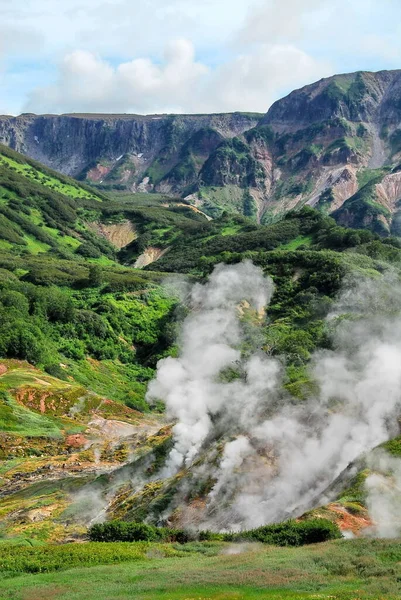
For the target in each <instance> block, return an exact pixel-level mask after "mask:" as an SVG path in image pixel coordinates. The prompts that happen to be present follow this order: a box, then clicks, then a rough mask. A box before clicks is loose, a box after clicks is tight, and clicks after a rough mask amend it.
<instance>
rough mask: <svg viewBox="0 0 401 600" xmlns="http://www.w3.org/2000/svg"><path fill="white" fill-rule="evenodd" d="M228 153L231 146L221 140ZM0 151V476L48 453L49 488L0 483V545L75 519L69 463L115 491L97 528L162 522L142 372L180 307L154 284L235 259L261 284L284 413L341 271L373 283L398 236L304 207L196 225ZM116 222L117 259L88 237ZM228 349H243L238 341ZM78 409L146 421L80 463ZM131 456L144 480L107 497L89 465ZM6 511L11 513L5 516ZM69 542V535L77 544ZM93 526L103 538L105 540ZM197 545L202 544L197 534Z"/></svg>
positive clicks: (164, 493) (319, 532)
mask: <svg viewBox="0 0 401 600" xmlns="http://www.w3.org/2000/svg"><path fill="white" fill-rule="evenodd" d="M267 134H268V132H267V133H266V135H267ZM233 148H234V150H235V151H236V152H237V151H238V152H239V150H240V147H238V145H236V144H234V145H233ZM2 155H3V159H2V160H3V162H1V165H0V167H1V169H3V170H2V171H0V185H1V182H2V181H3V183H4V186H3V187H4V190H5V191H4V192H3V197H2V198H0V219H1V218H4V219H6V220H7V223H10V224H11V225H7V227H6V228H5V231H6V232H7V235H9V239H8V240H7V239H5V237H3V238H2V239H3V242H4V243H0V358H1V359H2V361H1V369H2V370H1V371H0V456H1V458H3V460H4V465H3V466H2V468H3V469H4V474H6V475H7V477H5V481H6V484H7V485H10V487H11V488H13V486H15V485H16V482H18V481H19V479H20V478H21V477H22V478H24V476H25V471H24V469H25V470H26V471H28V472H33V473H35V474H38V475H39V476H40V477H42V475H43V472H42V469H46V468H48V465H47V464H46V460H47V459H48V458H49V457H52V459H51V460H52V462H51V465H50V466H51V468H52V469H54V470H55V471H56V472H57V473H58V477H59V481H60V483H59V484H57V485H56V484H54V486H53V487H51V490H52V491H50V492H49V491H48V490H47V488H46V487H44V488H42V487H41V486H38V489H37V490H36V491H32V495H31V496H29V494H28V496H27V497H25V496H23V494H22V493H20V492H19V490H18V489H17V490H14V488H13V493H11V492H10V493H8V494H7V496H6V497H5V498H4V499H2V500H1V506H0V510H2V511H4V512H2V513H1V514H4V515H7V519H6V520H5V521H4V525H3V529H1V530H0V537H1V534H2V532H3V533H4V535H5V536H7V535H10V534H11V535H13V536H15V535H16V536H19V535H22V536H25V537H26V538H28V539H30V538H32V537H35V539H36V538H37V539H40V540H48V539H58V538H57V536H62V535H65V534H64V533H60V531H61V530H62V529H63V526H62V525H60V523H69V522H70V520H71V519H72V518H76V514H74V509H71V511H72V512H71V513H68V510H69V508H68V506H67V505H68V502H71V498H69V497H68V494H69V493H70V492H69V491H70V489H71V487H70V486H72V483H73V484H74V485H76V486H77V487H82V486H84V485H85V483H87V481H86V479H85V477H82V478H77V477H75V471H74V469H75V468H76V465H75V463H74V459H73V457H74V456H76V459H75V460H76V461H77V462H81V461H82V462H84V464H85V465H86V468H88V470H89V472H90V477H89V479H90V481H91V482H93V487H92V488H91V489H93V490H95V491H97V492H99V493H100V492H101V493H102V494H104V495H105V494H108V493H109V491H110V490H112V491H113V493H115V494H116V501H115V504H113V506H112V507H111V509H110V512H109V513H108V516H109V517H110V518H117V519H124V520H127V521H128V520H131V521H135V522H138V521H141V522H142V521H143V520H145V519H148V520H149V521H150V522H154V523H160V522H162V521H161V520H160V515H161V514H162V513H163V511H165V510H166V508H167V507H168V506H169V505H170V503H171V500H172V497H173V496H174V494H175V492H176V487H177V481H176V480H175V479H174V478H172V479H171V480H168V481H163V482H158V481H153V477H154V474H155V473H156V472H157V470H158V469H159V468H160V467H162V465H163V464H164V461H165V458H166V455H167V453H168V451H169V449H170V448H171V428H169V427H168V426H167V427H162V423H161V422H160V419H161V417H160V412H163V406H162V405H160V404H157V405H156V406H155V407H152V408H151V407H149V405H148V404H147V402H146V401H145V392H146V388H147V383H148V381H149V380H150V379H151V378H152V377H153V376H154V370H155V367H156V364H157V361H158V360H159V359H160V358H162V357H165V356H168V355H174V353H175V352H176V351H177V348H176V341H177V331H178V329H179V326H180V322H181V321H182V319H183V318H184V317H185V314H186V308H185V307H184V306H182V305H181V304H180V303H179V301H178V300H177V299H176V298H174V297H172V296H171V295H168V294H167V292H166V290H165V288H164V286H163V282H164V280H165V279H166V278H168V277H170V276H173V277H175V274H176V273H179V274H181V275H183V276H185V277H186V278H188V279H189V280H190V281H194V280H197V281H203V280H205V279H206V278H207V277H208V275H209V274H210V273H211V271H212V270H213V268H214V266H215V265H216V264H218V263H221V262H225V263H236V262H240V261H242V260H243V259H244V258H247V259H251V260H252V261H253V262H254V264H256V265H258V266H260V267H261V268H262V269H263V271H264V272H265V273H266V274H267V275H269V276H271V277H272V278H273V280H274V284H275V291H274V295H273V297H272V300H271V303H270V305H269V307H268V309H267V312H266V316H265V318H264V319H263V320H262V321H261V322H258V336H259V337H258V348H259V349H262V351H264V352H266V353H268V354H270V355H274V356H279V357H283V358H284V360H283V364H285V373H284V377H285V382H284V383H285V387H286V389H287V391H288V392H289V393H290V394H291V395H292V398H293V401H294V402H301V401H303V400H304V399H305V398H306V397H308V395H309V394H310V392H311V391H313V389H314V387H313V386H314V382H313V381H312V380H311V378H310V375H309V373H308V369H307V366H308V361H309V360H310V357H311V354H312V353H313V352H314V351H315V350H316V349H317V348H327V347H330V344H331V341H330V335H329V333H330V332H329V331H328V326H327V322H326V320H325V317H326V315H327V314H328V312H329V311H330V308H331V306H332V303H333V301H334V299H335V297H336V295H337V293H338V292H339V290H340V289H341V286H342V282H343V281H344V278H345V277H348V276H349V275H350V274H363V275H367V276H369V277H370V276H371V277H378V276H379V274H380V273H382V272H384V271H386V270H387V269H392V268H397V265H398V264H399V262H400V257H401V244H400V241H399V239H398V238H394V237H388V238H386V239H384V240H383V239H381V238H380V237H379V236H378V235H377V234H375V233H372V232H369V231H364V230H351V229H346V228H343V227H340V226H338V225H337V224H336V222H335V221H334V220H333V219H331V218H330V217H327V216H325V215H324V214H323V213H320V212H318V211H316V210H314V209H311V208H308V207H305V208H303V209H302V210H300V211H297V212H292V213H289V214H288V215H287V216H286V217H285V218H283V219H282V220H281V221H279V222H277V223H273V224H270V225H264V226H258V225H256V224H255V223H254V222H252V220H250V219H247V218H245V217H242V216H233V215H230V214H227V213H223V214H222V215H221V216H220V217H218V218H216V219H214V220H213V221H208V220H207V219H206V218H205V216H204V215H203V214H202V213H200V212H199V211H197V210H196V209H194V207H191V206H190V205H188V204H186V203H185V202H182V201H177V200H176V199H166V197H164V196H160V197H149V195H146V194H142V195H141V194H139V195H138V196H129V195H128V196H127V195H126V194H118V193H116V192H115V193H113V197H111V198H106V197H105V196H102V195H98V194H96V193H94V192H93V191H91V190H90V189H87V188H85V187H83V188H81V187H80V185H79V184H78V183H77V182H73V181H72V180H69V179H68V178H67V179H66V178H58V176H57V174H54V173H53V172H51V171H48V170H46V169H44V168H43V171H42V167H41V166H40V165H37V164H36V163H33V162H32V161H30V162H24V159H22V158H21V157H19V155H16V154H15V153H12V152H10V151H6V152H4V153H3V154H2ZM10 161H11V162H10ZM11 167H12V168H11ZM13 178H14V179H13ZM12 180H13V181H14V180H15V181H14V183H15V188H14V191H13V192H11V188H10V185H11V184H10V181H12ZM7 186H9V187H7ZM53 188H55V189H53ZM241 202H247V203H248V208H249V210H250V211H251V212H252V210H253V209H254V207H253V206H252V203H251V200H250V198H244V197H242V198H241ZM63 210H65V211H66V212H65V215H64V217H63V214H64V213H63V212H62V211H63ZM52 211H53V212H52ZM54 211H56V212H54ZM57 211H59V212H57ZM52 215H53V217H52ZM51 218H53V219H54V223H53V222H50V221H49V219H51ZM126 223H129V224H131V225H132V226H133V228H134V229H135V235H134V239H132V238H131V241H130V242H129V243H127V244H126V245H125V246H123V247H122V248H121V249H119V248H117V247H115V246H112V245H111V243H110V242H109V241H107V240H106V239H105V237H102V235H100V234H99V231H101V230H102V227H103V226H104V227H105V226H117V228H118V226H119V225H120V224H126ZM29 224H31V225H32V228H31V229H29V227H30V225H29ZM90 224H92V225H90ZM94 224H96V226H97V229H96V228H95V227H94V226H93V225H94ZM56 225H57V227H58V228H56ZM13 231H14V233H10V232H13ZM14 234H15V236H16V237H15V239H13V241H11V237H10V236H12V235H14ZM18 236H19V237H18ZM46 236H49V237H46ZM0 238H1V235H0ZM0 242H1V240H0ZM67 242H68V244H67ZM88 244H91V246H88ZM149 247H155V248H156V249H158V250H160V251H163V252H164V254H163V255H162V256H161V258H159V260H158V261H157V262H156V263H153V264H152V265H149V266H148V267H146V268H145V269H142V270H139V269H135V268H133V267H132V264H133V263H134V261H135V260H136V259H138V257H139V256H140V255H141V253H142V252H144V251H146V249H148V248H149ZM94 249H95V250H94ZM95 255H96V256H95ZM121 263H122V264H121ZM155 267H156V268H157V271H155V270H154V269H155ZM242 350H243V352H244V353H246V352H248V351H249V348H248V347H247V343H245V344H244V347H243V348H242ZM18 361H26V362H22V363H21V362H18ZM4 369H6V372H4ZM239 376H241V374H239ZM136 411H140V412H141V413H147V414H146V415H143V414H142V415H141V414H139V413H138V412H136ZM77 414H78V416H77ZM93 414H95V415H96V418H100V419H106V420H107V419H108V418H110V419H114V420H121V421H122V422H123V423H128V424H131V425H132V424H133V423H134V424H135V425H137V424H138V423H139V422H140V419H143V421H145V420H146V419H148V421H146V427H144V429H145V432H144V433H143V435H142V437H139V438H138V439H139V440H140V442H138V445H137V446H135V444H134V446H132V447H130V446H129V445H127V444H125V442H124V441H121V442H119V443H118V444H114V445H113V444H112V443H110V442H109V441H107V440H103V441H102V442H99V447H98V448H97V451H96V453H95V452H94V451H93V450H92V449H90V448H89V449H87V447H86V444H87V443H88V440H87V439H86V438H85V436H84V433H85V432H86V431H87V426H88V423H89V421H90V419H91V417H92V415H93ZM158 419H159V421H158ZM120 425H121V423H120ZM146 428H148V429H146ZM129 431H132V430H129ZM156 432H157V433H156ZM80 435H81V436H82V438H83V439H80ZM74 436H77V439H75V438H74ZM71 437H73V438H74V439H70V438H71ZM80 444H81V446H80ZM133 453H134V454H135V460H137V462H136V463H135V467H133V468H139V467H141V468H143V469H144V476H143V479H144V480H145V481H147V484H146V485H145V487H144V490H143V491H141V492H140V493H138V494H136V495H135V491H134V487H133V486H132V485H130V484H129V483H127V486H126V487H125V488H124V487H123V488H122V489H121V490H120V488H119V485H115V483H116V482H115V480H113V476H112V475H110V476H109V477H104V476H103V475H98V474H97V473H96V467H95V465H96V462H97V461H99V460H101V461H104V462H105V463H106V464H107V469H108V468H110V465H112V467H113V468H116V467H117V466H118V465H121V464H124V463H126V462H127V461H129V460H131V459H132V457H133ZM70 459H71V460H70ZM15 460H16V461H17V463H15V462H14V461H15ZM18 461H21V462H18ZM24 461H25V462H24ZM68 461H70V465H71V474H72V477H71V480H70V479H68V478H67V477H64V478H63V476H64V473H63V469H64V467H61V466H60V465H61V464H65V462H68ZM132 461H133V462H132V464H133V463H134V460H133V459H132ZM141 461H142V462H141ZM141 465H142V466H141ZM0 466H1V465H0ZM66 468H69V465H67V467H66ZM105 468H106V467H105ZM35 476H36V475H35ZM0 477H2V474H1V472H0ZM116 477H117V480H116V481H117V483H118V481H119V480H118V474H117V475H116ZM130 477H131V475H130V476H129V477H128V480H129V481H130ZM24 481H25V480H24ZM27 481H28V480H27ZM24 485H28V486H29V485H30V484H29V483H24ZM202 485H203V484H202ZM208 485H210V481H208V482H205V484H204V486H203V488H202V490H201V491H199V490H198V492H199V494H200V496H202V494H203V493H206V494H207V489H209V488H207V486H208ZM113 486H115V487H113ZM191 493H192V492H191ZM194 493H195V492H194ZM190 500H193V497H192V496H191V498H190ZM358 501H359V500H358ZM47 502H50V503H53V504H54V510H55V513H54V515H55V517H53V516H50V517H49V518H48V520H46V519H44V521H43V523H42V522H40V523H36V522H35V523H30V522H29V518H28V517H27V516H26V515H27V514H28V515H29V514H30V511H31V510H33V511H36V510H41V507H42V503H47ZM21 506H23V507H24V509H23V510H20V509H18V510H19V512H17V513H16V512H15V511H16V509H17V508H18V507H21ZM75 510H76V509H75ZM24 511H25V512H24ZM82 514H84V511H82ZM10 515H14V516H12V517H9V516H10ZM15 515H17V516H15ZM71 515H73V516H72V517H71ZM91 518H92V517H91ZM50 523H51V524H50ZM113 527H115V528H116V527H117V526H116V525H115V524H114V525H113ZM130 527H131V529H129V528H128V529H129V531H128V529H127V525H126V524H121V523H120V524H119V525H118V527H117V530H118V531H119V532H120V533H118V535H120V537H118V535H117V534H115V532H114V533H113V534H112V535H113V536H117V537H115V538H114V539H122V537H121V536H123V537H124V536H125V537H126V539H137V538H138V536H144V537H143V539H152V540H159V541H163V540H164V541H166V540H170V541H171V540H174V541H175V542H180V541H185V540H187V539H188V534H187V533H186V532H183V531H175V532H171V530H168V531H167V530H166V531H165V532H164V533H163V534H161V533H160V532H161V531H162V530H159V529H155V528H154V527H152V526H151V525H146V526H145V525H143V524H142V523H141V525H135V526H134V525H131V526H130ZM135 527H136V529H135ZM134 530H135V531H134ZM77 531H78V530H74V535H75V534H77V535H83V533H82V530H79V531H78V533H77ZM93 531H98V532H99V531H100V533H99V535H105V536H106V538H107V535H109V534H110V531H109V532H108V533H107V531H106V533H104V534H103V533H101V532H102V531H103V530H101V529H99V530H96V529H94V530H93ZM149 532H150V533H149ZM110 535H111V534H110ZM202 535H203V536H204V538H205V539H208V538H207V535H210V534H206V533H204V534H202ZM333 535H334V537H335V528H331V527H330V526H328V525H325V524H324V521H322V520H321V521H320V523H319V524H318V526H317V528H315V526H314V525H313V523H312V524H309V525H307V524H306V523H304V522H301V523H290V524H286V525H283V526H271V527H270V528H268V529H265V528H262V529H259V530H255V531H253V532H247V534H246V536H245V537H246V538H247V539H250V540H257V541H265V542H267V543H274V544H280V543H285V544H287V543H288V544H290V543H292V544H301V543H305V542H306V541H308V540H309V541H318V539H329V538H330V537H332V536H333ZM148 536H150V537H148ZM325 536H327V537H325ZM25 537H24V539H25ZM243 537H244V535H242V538H243ZM106 538H104V539H106ZM242 538H241V539H242ZM107 539H111V538H110V537H108V538H107ZM138 539H141V538H140V537H139V538H138ZM227 539H228V538H227ZM230 539H231V540H234V539H235V536H231V538H230Z"/></svg>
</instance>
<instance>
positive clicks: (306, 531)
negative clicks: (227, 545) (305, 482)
mask: <svg viewBox="0 0 401 600" xmlns="http://www.w3.org/2000/svg"><path fill="white" fill-rule="evenodd" d="M341 537H342V536H341V532H340V530H339V528H338V526H337V525H336V524H335V523H332V522H331V521H329V520H328V519H310V520H306V521H285V522H283V523H277V524H274V525H264V526H263V527H258V528H257V529H252V530H251V531H245V532H242V533H239V534H235V535H234V539H235V538H237V539H238V538H239V539H241V538H242V539H251V540H255V541H257V542H262V543H264V544H271V545H273V546H303V545H305V544H316V543H318V542H327V541H328V540H335V539H338V538H341Z"/></svg>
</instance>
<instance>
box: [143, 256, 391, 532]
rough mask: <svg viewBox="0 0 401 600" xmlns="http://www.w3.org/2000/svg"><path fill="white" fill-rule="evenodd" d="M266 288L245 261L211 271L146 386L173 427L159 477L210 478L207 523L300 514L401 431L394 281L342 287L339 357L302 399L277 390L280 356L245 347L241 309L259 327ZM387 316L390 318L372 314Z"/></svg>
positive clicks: (334, 353) (330, 358) (315, 365)
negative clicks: (172, 353)
mask: <svg viewBox="0 0 401 600" xmlns="http://www.w3.org/2000/svg"><path fill="white" fill-rule="evenodd" d="M273 288H274V286H273V283H272V281H271V279H270V278H266V277H264V275H263V273H262V271H261V270H260V269H259V268H257V267H255V266H254V265H253V264H252V263H250V262H248V261H247V262H243V263H241V264H238V265H234V266H223V265H219V266H218V267H216V268H215V270H214V272H213V273H212V275H211V276H210V278H209V281H208V282H207V283H206V284H204V285H200V284H197V285H195V286H194V287H193V288H192V290H191V292H190V298H189V301H190V306H191V308H192V311H191V313H190V315H189V316H188V317H187V319H186V320H185V322H184V325H183V331H182V336H181V352H180V355H179V357H178V358H166V359H164V360H162V361H160V363H159V365H158V372H157V377H156V379H155V380H154V381H153V382H152V383H151V384H150V386H149V391H148V399H149V400H152V399H155V398H160V399H163V400H164V402H165V403H166V408H167V414H168V416H169V417H171V418H173V419H175V420H176V425H175V426H174V429H173V435H174V446H173V449H172V450H171V452H170V454H169V456H168V459H167V463H166V467H165V468H164V471H163V472H162V473H161V474H160V476H161V477H168V476H173V475H174V474H175V473H177V472H178V471H179V470H180V469H182V468H183V467H185V468H191V469H192V470H193V473H194V476H196V475H198V476H199V477H200V478H202V477H203V478H205V477H206V476H208V477H209V478H210V477H211V478H212V479H213V482H214V484H213V486H212V489H211V491H210V492H209V495H208V498H207V503H206V506H205V507H204V508H203V509H202V510H201V514H200V515H199V514H198V515H197V519H198V521H197V522H198V524H199V525H200V526H203V527H211V528H215V529H241V528H250V527H256V526H259V525H261V524H265V523H269V522H275V521H279V520H282V519H284V518H288V517H290V516H297V515H300V514H302V513H303V512H304V511H305V510H307V509H309V508H310V507H312V506H315V505H316V504H317V503H318V502H322V501H323V499H324V494H325V492H326V490H327V489H328V488H329V486H330V484H331V483H332V482H333V481H334V480H335V479H336V478H337V477H338V475H339V474H340V473H341V472H342V471H343V470H344V469H345V468H346V467H347V466H348V465H349V464H350V463H351V462H352V461H354V460H355V459H356V458H358V457H360V456H361V455H363V454H364V453H366V452H368V451H370V450H371V449H372V448H374V447H375V446H377V445H378V444H380V443H382V442H384V441H385V440H387V439H389V437H391V436H394V435H396V434H397V431H398V425H397V417H398V416H399V413H400V409H401V316H400V310H401V287H400V285H399V284H398V283H397V282H395V281H394V280H393V279H391V278H389V277H388V278H387V279H386V278H383V280H382V282H381V283H380V285H379V284H378V282H377V281H376V282H374V284H372V283H371V282H367V281H362V282H356V283H355V282H354V283H353V284H349V286H348V288H347V291H346V292H344V293H343V294H342V296H341V297H340V298H339V300H338V302H337V303H336V306H335V307H334V309H333V311H332V313H331V315H329V317H328V320H329V321H330V322H331V324H332V325H334V324H335V325H336V326H335V327H333V330H334V334H333V340H332V341H333V348H334V350H330V351H319V352H317V353H316V354H315V355H314V356H313V359H312V361H311V370H312V376H313V379H314V380H315V382H316V384H317V385H316V390H317V391H316V394H315V396H312V397H310V398H309V399H308V400H307V401H303V402H298V403H296V402H294V399H293V398H291V397H289V395H288V394H287V393H286V392H285V390H284V388H283V366H282V364H281V363H280V362H279V361H278V360H276V359H274V358H271V357H269V356H267V355H266V354H264V353H262V352H260V351H258V350H257V349H255V351H254V352H253V353H252V352H251V353H249V352H247V353H246V354H245V355H244V353H243V352H242V351H241V344H242V342H243V340H244V335H245V333H244V332H245V329H244V328H245V325H244V323H243V321H244V319H243V318H241V316H242V315H243V313H244V308H243V307H244V304H243V303H244V301H246V302H247V303H248V304H247V305H248V306H250V307H251V309H253V311H254V312H253V313H252V311H251V310H249V311H247V310H246V309H245V313H247V312H248V313H249V314H250V315H251V317H250V318H248V319H247V320H248V321H249V320H251V321H253V322H254V323H255V328H256V329H257V328H258V325H257V323H258V318H261V311H262V309H263V308H264V307H265V306H266V305H267V304H268V302H269V301H270V298H271V296H272V292H273ZM241 303H242V304H241ZM391 307H393V308H392V309H391V310H390V308H391ZM394 307H395V308H394ZM386 310H387V312H391V313H392V314H391V315H390V316H387V317H383V316H380V315H379V313H383V312H386ZM241 313H242V314H241ZM344 313H348V316H349V317H350V316H351V317H352V318H348V319H341V315H344ZM247 326H248V328H249V323H248V324H247ZM248 350H249V343H248ZM230 373H231V376H230V375H229V374H230ZM233 373H234V376H233ZM219 448H220V450H218V449H219ZM213 452H214V455H213V456H214V461H213V462H209V463H208V464H205V463H204V464H203V465H202V464H201V463H202V456H203V457H204V458H205V457H207V456H208V453H209V455H211V454H210V453H213ZM216 457H217V458H216ZM212 464H213V466H211V465H212ZM373 487H374V486H373Z"/></svg>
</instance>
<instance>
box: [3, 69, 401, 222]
mask: <svg viewBox="0 0 401 600" xmlns="http://www.w3.org/2000/svg"><path fill="white" fill-rule="evenodd" d="M0 141H2V142H3V143H5V144H8V145H10V146H11V147H13V148H15V149H17V150H19V151H20V152H24V153H26V154H28V155H29V156H31V157H33V158H36V159H38V160H40V161H42V162H44V163H45V164H47V165H50V166H52V167H53V168H55V169H58V170H60V171H62V172H63V173H67V174H70V175H73V176H75V177H78V178H80V179H85V180H86V181H88V182H91V183H93V184H95V185H97V186H100V187H102V188H106V189H108V188H109V189H125V190H131V191H145V192H153V191H158V192H163V193H165V194H172V195H178V196H182V197H186V198H188V199H189V200H190V201H191V202H192V203H193V204H194V205H196V206H201V207H202V208H203V210H204V211H205V212H206V213H208V214H209V215H211V216H215V215H217V214H219V213H220V212H221V211H222V210H224V209H229V210H235V211H238V212H241V213H244V214H245V215H247V216H250V217H252V218H254V219H255V220H258V221H262V222H269V221H271V220H274V219H276V218H277V216H278V215H280V214H283V213H284V212H286V211H288V210H290V209H292V208H294V207H296V206H299V205H303V204H305V203H307V204H310V205H312V206H317V207H320V208H322V210H324V211H326V212H329V213H333V214H334V216H335V217H336V218H338V219H339V221H341V222H342V223H350V224H352V225H353V226H357V227H359V226H361V227H366V226H368V227H370V228H373V229H375V230H376V231H380V232H382V233H384V234H386V233H389V232H397V228H398V225H397V223H398V222H399V218H398V200H399V197H398V191H397V190H398V178H399V176H398V164H399V163H400V162H401V71H399V70H397V71H381V72H378V73H368V72H358V73H350V74H345V75H335V76H333V77H329V78H326V79H322V80H320V81H318V82H316V83H314V84H312V85H308V86H305V87H303V88H301V89H299V90H296V91H294V92H292V93H291V94H289V95H288V96H287V97H285V98H283V99H281V100H279V101H277V102H276V103H275V104H273V106H272V107H271V108H270V110H269V111H268V112H267V113H266V115H265V116H264V117H261V116H260V115H255V114H243V113H233V114H226V115H223V114H220V115H218V114H216V115H190V116H188V115H175V116H174V115H151V116H135V115H62V116H55V115H42V116H36V115H21V116H19V117H15V118H14V117H0ZM383 178H384V180H383ZM382 180H383V183H381V182H382Z"/></svg>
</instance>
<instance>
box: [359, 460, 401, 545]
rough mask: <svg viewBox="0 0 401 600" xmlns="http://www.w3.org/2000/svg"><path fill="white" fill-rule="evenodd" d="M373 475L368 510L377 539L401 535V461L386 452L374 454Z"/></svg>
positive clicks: (368, 488) (372, 461)
mask: <svg viewBox="0 0 401 600" xmlns="http://www.w3.org/2000/svg"><path fill="white" fill-rule="evenodd" d="M369 467H370V469H372V470H373V473H372V474H371V475H369V476H368V477H367V479H366V481H365V488H366V490H367V492H368V497H367V508H368V510H369V514H370V516H371V518H372V521H373V527H372V530H371V533H372V534H373V535H374V536H376V537H384V538H397V537H399V536H400V535H401V460H400V459H399V458H395V457H393V456H389V455H388V454H386V453H385V452H383V451H381V452H374V453H373V455H372V457H371V458H370V460H369Z"/></svg>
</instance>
